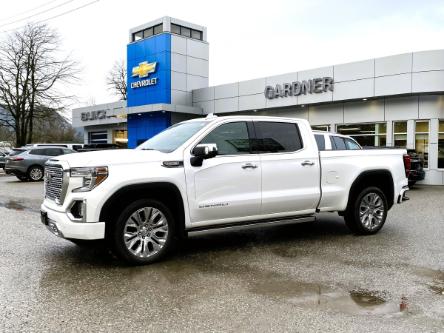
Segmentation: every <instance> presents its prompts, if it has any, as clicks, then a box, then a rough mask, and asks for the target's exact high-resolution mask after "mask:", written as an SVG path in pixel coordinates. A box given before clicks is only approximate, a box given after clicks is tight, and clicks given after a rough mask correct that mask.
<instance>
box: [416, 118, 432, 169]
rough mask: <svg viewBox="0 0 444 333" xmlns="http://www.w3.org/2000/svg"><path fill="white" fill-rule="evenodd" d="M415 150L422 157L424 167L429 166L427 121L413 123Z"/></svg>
mask: <svg viewBox="0 0 444 333" xmlns="http://www.w3.org/2000/svg"><path fill="white" fill-rule="evenodd" d="M415 150H416V153H418V155H420V156H421V157H422V158H423V159H424V168H428V167H429V121H428V120H425V121H424V120H420V121H417V122H416V123H415Z"/></svg>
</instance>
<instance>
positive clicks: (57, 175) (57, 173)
mask: <svg viewBox="0 0 444 333" xmlns="http://www.w3.org/2000/svg"><path fill="white" fill-rule="evenodd" d="M62 193H63V168H62V167H61V166H60V165H51V166H49V165H47V166H46V167H45V198H48V199H51V200H53V201H55V202H56V203H57V204H62V203H63V197H62Z"/></svg>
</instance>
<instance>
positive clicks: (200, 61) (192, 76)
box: [171, 35, 209, 106]
mask: <svg viewBox="0 0 444 333" xmlns="http://www.w3.org/2000/svg"><path fill="white" fill-rule="evenodd" d="M208 61H209V45H208V43H207V42H205V41H200V40H193V39H189V38H185V37H182V36H177V35H171V104H176V105H188V106H191V105H193V97H192V91H193V90H195V89H200V88H203V87H208V76H209V67H208Z"/></svg>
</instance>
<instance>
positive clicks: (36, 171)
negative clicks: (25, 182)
mask: <svg viewBox="0 0 444 333" xmlns="http://www.w3.org/2000/svg"><path fill="white" fill-rule="evenodd" d="M42 177H43V171H42V169H40V168H32V169H31V171H30V172H29V178H31V179H32V180H40V179H42Z"/></svg>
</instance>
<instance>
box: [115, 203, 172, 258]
mask: <svg viewBox="0 0 444 333" xmlns="http://www.w3.org/2000/svg"><path fill="white" fill-rule="evenodd" d="M123 232H124V234H123V240H124V242H125V246H126V248H127V249H128V251H129V252H131V253H132V254H133V255H135V256H137V257H140V258H147V257H150V256H153V255H155V254H157V253H159V251H160V250H161V249H162V248H163V246H164V245H165V242H166V240H167V237H168V223H167V219H166V217H165V215H164V214H163V213H162V212H161V211H160V210H158V209H157V208H154V207H143V208H140V209H138V210H137V211H135V212H134V213H133V214H131V216H130V217H129V218H128V220H127V221H126V222H125V227H124V229H123Z"/></svg>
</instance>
